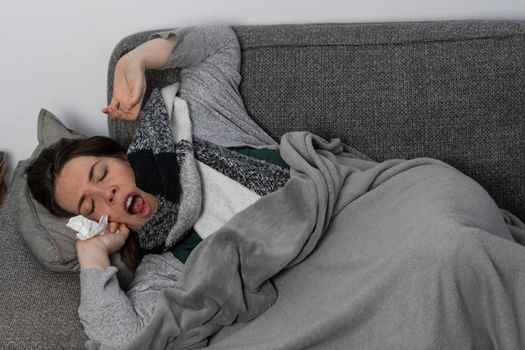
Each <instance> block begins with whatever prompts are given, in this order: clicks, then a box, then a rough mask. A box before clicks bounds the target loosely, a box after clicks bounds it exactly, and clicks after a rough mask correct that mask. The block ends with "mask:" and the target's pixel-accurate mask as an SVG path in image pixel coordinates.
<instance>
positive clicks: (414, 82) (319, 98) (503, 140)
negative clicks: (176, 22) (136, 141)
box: [108, 21, 525, 220]
mask: <svg viewBox="0 0 525 350" xmlns="http://www.w3.org/2000/svg"><path fill="white" fill-rule="evenodd" d="M234 30H235V31H236V33H237V35H238V37H239V40H240V43H241V48H242V50H243V57H242V59H243V60H242V62H243V63H242V76H243V81H242V83H241V93H242V95H243V97H244V100H245V103H246V107H247V109H248V112H249V113H250V115H251V116H252V117H253V118H254V119H255V120H256V121H257V122H258V123H259V124H260V125H261V126H262V127H263V128H264V129H265V130H266V131H267V132H268V133H269V134H270V135H272V137H274V138H275V139H278V138H279V137H280V136H281V135H282V134H283V133H285V132H287V131H291V130H302V129H306V130H309V131H312V132H315V133H317V134H319V135H321V136H323V137H325V138H333V137H339V138H341V139H342V140H343V141H344V142H346V143H348V144H349V145H351V146H353V147H355V148H357V149H358V150H360V151H362V152H364V153H365V154H367V155H368V156H370V157H372V158H374V159H376V160H378V161H381V160H385V159H389V158H413V157H421V156H427V157H433V158H438V159H441V160H444V161H446V162H448V163H450V164H452V165H453V166H455V167H457V168H458V169H460V170H461V171H463V172H464V173H466V174H467V175H469V176H471V177H473V178H474V179H476V180H477V181H478V182H479V183H480V184H481V185H482V186H484V187H485V188H486V189H487V191H488V192H489V193H490V194H491V195H492V196H493V197H494V198H495V200H496V202H497V203H498V205H499V206H500V207H502V208H504V209H507V210H509V211H511V212H512V213H514V214H516V215H517V216H519V217H520V218H521V219H524V220H525V174H524V173H523V171H522V170H523V169H524V168H525V157H523V154H524V153H525V143H524V142H523V141H522V140H523V139H524V137H525V123H524V116H525V99H524V98H523V91H525V54H524V47H525V22H514V21H451V22H419V23H418V22H414V23H375V24H319V25H276V26H240V27H234ZM150 33H151V32H146V33H141V34H138V35H136V36H130V37H127V38H125V39H124V40H123V41H122V43H121V47H120V48H117V49H116V50H115V52H114V54H115V56H114V57H113V58H112V59H113V60H114V61H115V60H116V59H117V57H119V55H120V54H122V52H127V51H129V50H131V48H132V47H134V46H135V45H137V44H139V43H140V42H141V41H142V40H145V39H146V38H147V36H148V35H149V34H150ZM158 77H159V75H158V72H155V74H151V75H150V76H149V80H148V86H149V87H150V88H151V87H154V86H159V85H160V86H162V85H163V84H167V81H166V78H172V79H173V80H174V79H176V75H175V74H171V75H170V74H168V75H166V74H164V75H162V80H160V81H159V80H158ZM109 82H110V87H109V89H108V93H109V92H111V82H112V71H111V70H110V71H109ZM169 82H171V80H170V81H169ZM122 124H124V123H122V122H115V121H110V122H109V129H110V134H111V135H113V136H115V137H116V138H117V139H119V140H120V141H122V142H123V143H126V142H128V141H127V140H129V130H130V129H131V128H132V126H131V125H130V124H129V123H127V125H126V126H123V125H122Z"/></svg>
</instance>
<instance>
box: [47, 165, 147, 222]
mask: <svg viewBox="0 0 525 350" xmlns="http://www.w3.org/2000/svg"><path fill="white" fill-rule="evenodd" d="M55 197H56V201H57V203H58V205H59V206H60V207H62V208H63V209H65V210H67V211H69V212H70V213H77V214H78V215H83V216H85V217H87V218H89V219H91V220H95V221H98V220H99V219H100V217H101V216H102V215H104V214H107V215H108V219H109V221H110V222H118V223H121V224H126V225H127V226H128V227H129V228H131V229H132V230H138V229H139V228H140V227H141V226H142V225H144V224H145V223H146V222H147V221H148V220H149V219H150V218H151V217H152V216H153V214H154V213H155V211H156V210H157V198H156V197H155V196H153V195H152V194H149V193H147V192H144V191H142V190H140V189H139V188H138V187H137V185H136V184H135V175H134V173H133V170H132V169H131V166H130V165H129V163H128V162H127V161H124V160H120V159H117V158H113V157H93V156H80V157H76V158H73V159H71V160H69V161H68V162H67V163H66V164H65V165H64V167H63V168H62V171H61V172H60V173H59V174H58V177H57V179H56V182H55Z"/></svg>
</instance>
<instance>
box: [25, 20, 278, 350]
mask: <svg viewBox="0 0 525 350" xmlns="http://www.w3.org/2000/svg"><path fill="white" fill-rule="evenodd" d="M175 67H179V68H182V71H181V78H182V79H181V85H180V90H179V92H178V96H180V97H181V98H183V99H184V100H185V101H187V106H188V109H189V115H190V117H191V124H192V126H191V129H192V130H191V132H192V133H193V136H194V137H196V138H202V139H206V140H208V141H211V142H212V143H213V144H215V145H219V146H223V147H230V148H231V147H235V148H236V150H238V148H239V147H242V148H245V147H249V148H251V149H263V148H270V149H272V148H273V149H275V148H276V145H277V144H276V142H275V141H274V140H273V139H272V138H271V137H270V136H268V135H267V134H266V133H265V132H264V131H263V130H262V129H261V128H260V127H258V126H257V125H256V124H255V123H254V122H253V121H252V120H251V119H250V118H249V117H248V115H247V112H246V110H245V108H244V104H243V102H242V98H241V96H240V94H239V90H238V85H239V83H240V79H241V77H240V74H239V68H240V48H239V44H238V41H237V38H236V36H235V34H234V32H233V31H232V30H231V29H230V28H229V27H225V26H213V27H202V28H183V29H180V30H173V31H168V32H162V33H157V34H154V35H152V37H151V38H150V40H149V41H147V42H146V43H144V44H142V45H141V46H139V47H137V48H135V49H134V50H132V51H130V52H129V53H127V54H126V55H125V56H123V57H122V58H121V59H120V60H119V62H118V63H117V65H116V71H115V80H114V90H113V98H112V100H111V103H110V104H109V105H108V106H107V107H104V108H103V109H102V112H104V113H106V114H108V115H109V116H111V117H113V118H117V119H121V120H128V121H131V120H136V119H137V118H138V115H139V112H140V111H141V108H142V104H143V99H144V92H145V88H146V86H145V70H147V69H165V68H175ZM140 119H143V118H140ZM154 127H155V126H154ZM139 129H140V127H139ZM139 134H140V132H139V133H137V134H136V135H135V139H137V138H141V137H142V141H140V142H146V143H147V142H149V141H148V137H147V136H146V137H144V135H142V136H140V135H139ZM170 134H171V133H170ZM137 135H139V136H137ZM150 139H151V137H150ZM134 141H136V140H134ZM140 142H135V144H137V143H140ZM133 146H134V144H133V143H132V151H131V152H130V151H129V150H128V155H127V157H126V151H125V150H124V149H122V147H120V146H119V145H118V144H117V143H116V142H114V141H112V140H110V139H107V138H102V137H94V138H89V139H87V140H62V141H60V142H59V143H57V144H56V145H54V146H52V147H50V148H49V149H47V150H46V151H44V152H43V153H42V154H41V156H40V157H39V158H38V159H37V160H35V161H34V162H33V163H32V165H31V166H30V167H29V168H28V170H27V173H28V183H29V187H30V189H31V191H32V193H33V195H34V196H35V198H36V199H37V200H38V201H39V202H41V203H42V204H43V205H45V206H46V207H47V208H48V209H49V210H50V211H51V212H52V213H54V214H55V215H59V216H72V215H79V214H81V215H84V216H86V217H88V218H90V219H92V220H98V219H99V218H100V216H101V215H103V214H108V217H109V222H110V223H109V225H108V228H107V233H108V234H104V235H100V236H97V237H94V238H92V239H89V240H86V241H78V242H77V244H76V249H77V253H78V259H79V263H80V270H81V273H80V284H81V300H80V307H79V316H80V320H81V322H82V324H83V326H84V330H85V332H86V334H87V335H88V336H89V337H90V338H92V339H95V340H98V341H100V342H101V343H103V344H106V345H109V346H115V345H122V344H123V343H126V342H127V341H128V340H129V339H130V338H132V337H133V336H134V335H135V334H136V333H137V332H138V331H139V330H140V329H141V328H142V327H143V325H144V324H145V323H147V321H148V319H149V317H150V316H151V313H152V311H153V307H154V305H155V299H156V295H157V294H158V292H159V291H160V290H162V289H163V288H166V287H170V286H173V285H174V284H175V283H176V280H177V278H178V275H179V274H180V271H181V269H182V267H183V264H182V262H181V261H180V260H184V258H181V257H180V256H178V257H179V259H178V258H176V257H175V256H176V255H175V256H174V254H172V253H171V252H164V253H163V254H147V255H146V256H145V257H144V258H143V260H142V262H141V263H140V265H139V266H138V269H137V271H136V275H135V280H134V281H133V284H132V286H131V288H130V290H129V291H128V292H127V294H124V293H123V292H122V290H121V289H120V287H119V284H118V280H117V278H116V272H117V269H116V268H115V267H112V266H111V265H110V262H109V258H108V257H109V255H111V254H112V253H114V252H116V251H118V250H119V249H121V248H122V247H123V246H124V245H125V243H126V242H128V245H132V244H129V242H132V241H131V240H129V239H128V237H130V229H132V230H133V232H139V233H140V232H141V231H143V230H144V228H145V227H146V226H148V225H150V226H151V225H152V224H151V223H152V222H155V223H158V222H159V221H161V222H165V221H166V219H165V215H167V214H164V213H163V212H162V211H163V210H164V211H167V210H166V208H167V207H169V205H167V204H166V203H169V200H167V199H166V198H168V199H169V195H166V193H160V192H162V191H160V190H159V191H160V192H159V193H156V190H155V189H154V188H153V187H155V184H154V183H153V184H152V181H151V180H150V179H148V176H149V174H148V173H141V169H140V166H141V165H136V164H140V163H141V162H138V161H135V162H131V163H135V166H134V167H133V166H132V164H130V160H133V159H135V160H136V158H137V157H138V156H137V154H139V153H140V152H142V151H144V149H137V147H135V148H133ZM139 148H140V147H139ZM101 150H102V151H101ZM143 153H144V152H142V153H140V156H142V155H143ZM155 155H157V154H156V153H155V154H154V156H155ZM273 155H275V154H273ZM258 157H261V156H260V155H259V156H258ZM168 163H169V162H168ZM173 163H175V162H173ZM142 164H144V163H143V162H142ZM162 164H164V163H162ZM199 164H200V163H199ZM161 166H163V165H161ZM200 169H201V175H202V170H203V169H207V168H206V167H204V166H201V165H200ZM274 170H275V169H272V171H271V173H275V171H274ZM159 171H160V172H162V171H163V169H160V170H159ZM46 174H47V176H42V175H46ZM215 177H216V176H213V178H215ZM210 178H212V177H210ZM148 181H149V183H148ZM284 181H286V176H283V178H282V181H281V182H280V185H282V183H284ZM226 182H227V181H226ZM181 183H182V184H183V185H184V184H185V182H184V181H182V180H181ZM223 185H224V183H221V184H220V185H218V187H221V188H222V186H223ZM203 186H204V185H203ZM224 186H226V185H224ZM234 186H235V185H234ZM248 187H249V186H248ZM236 188H239V187H236ZM42 189H43V190H42ZM273 189H275V187H274V188H271V189H270V190H269V191H271V190H273ZM42 191H43V192H42ZM235 191H236V190H235ZM186 192H187V191H186ZM186 192H185V193H186ZM236 192H237V191H236ZM262 194H264V193H262ZM177 195H178V194H177ZM247 195H248V194H247ZM249 196H251V197H250V198H251V199H250V200H247V201H245V202H243V203H241V204H240V205H237V204H236V205H237V206H236V207H235V208H234V209H233V210H232V211H231V212H230V213H229V214H228V215H226V216H225V217H224V220H227V219H228V217H231V216H232V215H233V214H234V213H235V212H236V211H240V210H242V209H243V208H244V207H246V206H247V205H249V204H250V203H253V201H254V200H256V199H257V198H258V197H257V196H253V195H252V194H249ZM224 197H225V196H219V197H217V198H215V199H216V200H222V201H227V200H228V198H224ZM226 197H227V196H226ZM215 199H214V200H215ZM235 202H237V201H235ZM217 207H221V205H220V203H219V205H218V206H217ZM199 210H200V206H199ZM202 211H204V209H203V210H202ZM159 218H160V219H159ZM224 220H223V221H224ZM188 237H190V239H189V241H190V242H188V239H186V240H185V241H184V240H183V241H182V243H184V244H189V246H191V247H192V246H195V245H196V244H197V243H198V242H199V241H200V237H197V236H195V235H194V234H190V235H188ZM180 242H181V241H180V240H179V241H177V243H180ZM142 243H143V242H142ZM181 245H182V244H178V245H177V246H181ZM141 246H143V247H144V245H143V244H141ZM155 248H158V246H156V245H153V246H147V250H149V251H157V252H159V249H157V250H155ZM163 248H165V247H163ZM165 250H166V249H160V251H165ZM190 250H191V248H190ZM179 253H180V252H179ZM187 254H189V252H187ZM187 254H186V255H184V254H183V256H187ZM132 255H133V254H132ZM130 264H131V265H133V264H132V263H130Z"/></svg>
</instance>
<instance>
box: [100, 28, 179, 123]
mask: <svg viewBox="0 0 525 350" xmlns="http://www.w3.org/2000/svg"><path fill="white" fill-rule="evenodd" d="M176 42H177V38H176V36H175V35H172V36H170V37H169V38H167V39H164V38H155V39H152V40H149V41H146V42H145V43H144V44H142V45H140V46H138V47H136V48H134V49H133V50H131V51H130V52H128V53H127V54H125V55H124V56H122V57H121V58H120V59H119V61H118V62H117V65H116V66H115V77H114V80H113V98H112V99H111V103H110V104H109V106H107V107H104V108H102V113H106V114H108V115H110V116H111V117H113V118H117V119H121V120H128V121H131V120H136V119H137V118H138V116H139V113H140V108H141V106H142V100H143V99H144V93H145V92H146V75H145V72H146V69H161V68H163V67H164V66H165V65H166V64H167V63H168V60H169V57H170V55H171V52H172V50H173V48H174V47H175V44H176Z"/></svg>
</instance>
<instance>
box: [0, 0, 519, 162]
mask: <svg viewBox="0 0 525 350" xmlns="http://www.w3.org/2000/svg"><path fill="white" fill-rule="evenodd" d="M444 19H520V20H521V19H523V20H525V1H524V0H432V1H429V0H427V1H425V0H397V1H394V0H361V1H357V0H347V1H344V0H322V1H320V0H289V1H286V0H266V1H250V0H244V1H242V0H226V1H217V0H201V1H198V0H193V1H191V0H190V1H174V0H171V1H170V0H149V1H137V0H105V1H102V0H90V1H89V0H86V1H80V0H77V1H74V0H47V1H38V0H29V1H28V0H25V1H24V0H19V1H6V0H2V2H1V4H0V33H1V38H2V44H1V45H2V46H1V52H0V77H1V78H0V79H1V84H0V102H1V106H2V109H1V112H0V150H3V151H6V152H7V153H8V157H9V163H10V164H11V167H12V166H14V165H15V164H16V163H17V162H18V161H19V160H21V159H25V158H27V157H29V155H30V154H31V152H32V150H33V148H34V147H35V146H36V118H37V115H38V112H39V110H40V108H41V107H44V108H46V109H48V110H50V111H51V112H53V113H54V114H56V115H57V116H59V117H60V118H61V119H62V120H63V122H64V123H65V124H66V125H67V126H68V127H70V128H73V129H77V130H79V131H82V132H84V133H86V134H88V135H94V134H100V135H107V130H106V119H105V117H104V115H103V114H102V113H101V112H100V109H101V108H102V107H103V106H104V105H105V102H106V97H105V96H106V91H105V87H106V69H107V62H108V59H109V56H110V54H111V51H112V49H113V47H114V45H115V44H116V43H117V42H118V41H119V40H120V39H121V38H123V37H124V36H126V35H128V34H131V33H134V32H138V31H142V30H148V29H156V28H166V27H172V26H184V25H193V24H196V25H198V24H212V23H227V24H232V25H236V24H276V23H320V22H378V21H420V20H444Z"/></svg>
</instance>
